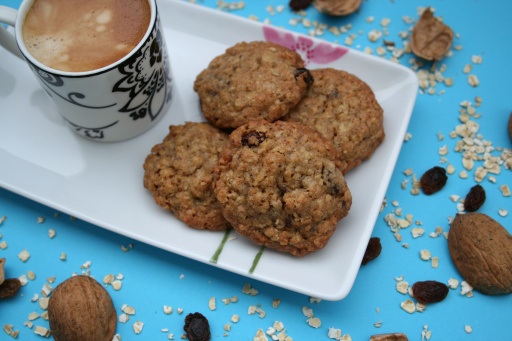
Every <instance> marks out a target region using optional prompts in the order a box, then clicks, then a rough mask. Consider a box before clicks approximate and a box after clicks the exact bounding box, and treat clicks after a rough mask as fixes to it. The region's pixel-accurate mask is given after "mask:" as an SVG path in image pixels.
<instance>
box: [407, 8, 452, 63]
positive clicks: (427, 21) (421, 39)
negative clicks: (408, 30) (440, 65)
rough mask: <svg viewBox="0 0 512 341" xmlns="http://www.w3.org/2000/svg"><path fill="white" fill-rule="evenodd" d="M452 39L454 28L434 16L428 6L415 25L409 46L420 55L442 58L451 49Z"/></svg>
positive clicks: (428, 58) (430, 58) (434, 58)
mask: <svg viewBox="0 0 512 341" xmlns="http://www.w3.org/2000/svg"><path fill="white" fill-rule="evenodd" d="M452 41H453V31H452V29H451V28H450V27H449V26H447V25H445V24H444V23H443V22H441V20H439V19H438V18H436V17H434V13H432V10H431V9H430V7H428V8H426V9H425V10H424V11H423V13H422V14H421V17H420V20H418V22H417V23H416V25H414V28H413V30H412V36H411V41H410V43H409V47H410V48H411V50H412V52H413V53H414V54H415V55H417V56H418V57H421V58H423V59H426V60H441V59H443V57H444V55H445V54H446V52H448V50H449V49H450V46H451V45H452Z"/></svg>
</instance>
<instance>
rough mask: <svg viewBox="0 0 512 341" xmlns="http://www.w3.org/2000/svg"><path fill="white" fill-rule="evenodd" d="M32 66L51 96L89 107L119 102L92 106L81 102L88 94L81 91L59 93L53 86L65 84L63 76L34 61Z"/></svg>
mask: <svg viewBox="0 0 512 341" xmlns="http://www.w3.org/2000/svg"><path fill="white" fill-rule="evenodd" d="M29 64H30V67H31V68H32V69H33V70H34V71H35V74H36V75H37V76H38V77H39V79H41V80H42V81H43V83H42V84H43V87H44V88H45V89H46V92H47V93H48V95H49V96H53V94H55V95H57V96H59V97H60V98H62V99H63V100H65V101H67V102H69V103H72V104H75V105H78V106H80V107H84V108H89V109H105V108H110V107H113V106H115V105H116V104H117V103H111V104H106V105H101V106H92V105H86V104H84V103H80V102H79V101H78V100H85V99H86V96H85V95H84V94H82V93H79V92H70V93H68V94H67V95H61V94H59V93H58V92H57V91H56V90H55V89H53V87H56V88H59V87H62V86H63V85H64V79H63V77H60V76H58V75H55V74H53V73H50V72H48V71H44V70H41V69H40V68H38V67H37V66H35V65H34V64H32V63H29Z"/></svg>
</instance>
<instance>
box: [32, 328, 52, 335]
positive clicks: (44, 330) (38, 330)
mask: <svg viewBox="0 0 512 341" xmlns="http://www.w3.org/2000/svg"><path fill="white" fill-rule="evenodd" d="M34 333H35V334H37V335H39V336H43V337H49V336H50V331H49V330H48V329H47V328H45V327H41V326H36V327H35V329H34Z"/></svg>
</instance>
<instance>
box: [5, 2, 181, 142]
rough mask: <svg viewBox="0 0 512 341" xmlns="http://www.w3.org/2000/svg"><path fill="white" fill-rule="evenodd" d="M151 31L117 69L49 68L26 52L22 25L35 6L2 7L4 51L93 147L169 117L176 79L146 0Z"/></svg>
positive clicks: (153, 4) (154, 11) (112, 66)
mask: <svg viewBox="0 0 512 341" xmlns="http://www.w3.org/2000/svg"><path fill="white" fill-rule="evenodd" d="M147 1H148V3H149V7H150V12H151V17H150V22H149V27H148V28H147V30H146V32H145V34H144V37H143V38H142V40H141V41H140V42H139V43H138V45H137V46H136V47H135V48H134V49H133V50H131V52H129V53H128V54H127V55H125V56H124V57H123V58H121V59H119V60H118V61H116V62H114V63H113V64H110V65H107V66H105V67H101V68H99V69H96V70H91V71H80V72H69V71H60V70H56V69H53V68H50V67H48V66H46V65H44V64H42V63H41V62H39V61H38V60H37V59H35V58H34V57H33V56H32V55H31V53H30V52H29V51H28V49H27V46H26V44H25V42H24V39H23V35H22V24H23V22H24V20H25V17H26V15H27V13H28V11H29V9H30V8H31V6H32V4H33V2H34V0H24V1H23V2H22V4H21V5H20V8H19V10H17V11H16V10H14V9H12V8H9V7H5V6H0V23H4V24H7V25H10V26H13V27H14V35H13V34H12V33H11V32H9V31H8V30H7V29H5V28H4V27H2V26H1V25H0V45H2V46H3V47H4V48H6V49H7V50H9V51H10V52H12V53H13V54H15V55H17V56H19V57H21V58H23V59H25V60H26V62H27V63H28V65H29V67H30V69H31V70H32V72H33V73H34V75H35V76H36V78H37V79H38V81H39V83H40V84H41V86H42V87H43V89H44V90H45V92H46V93H47V95H48V97H49V98H50V99H51V101H52V102H53V103H54V104H55V107H56V109H57V111H58V112H59V113H60V114H61V116H62V117H63V118H64V120H65V121H66V122H67V124H68V125H69V126H70V128H71V129H72V130H73V131H75V132H76V133H78V134H79V135H81V136H83V137H85V138H87V139H90V140H94V141H102V142H114V141H122V140H126V139H129V138H132V137H135V136H137V135H139V134H142V133H143V132H145V131H147V130H148V129H150V128H151V127H153V126H154V125H155V124H156V123H157V122H158V121H159V120H160V119H161V118H162V117H163V116H164V114H165V113H166V112H167V111H168V109H169V106H170V102H171V97H172V75H171V69H170V64H169V58H168V52H167V49H166V46H165V39H164V35H163V30H162V27H161V24H160V20H159V16H158V11H157V5H156V2H155V0H147Z"/></svg>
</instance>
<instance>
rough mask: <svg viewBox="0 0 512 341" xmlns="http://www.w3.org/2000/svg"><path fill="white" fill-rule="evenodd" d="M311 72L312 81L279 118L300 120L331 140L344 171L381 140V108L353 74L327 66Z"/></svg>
mask: <svg viewBox="0 0 512 341" xmlns="http://www.w3.org/2000/svg"><path fill="white" fill-rule="evenodd" d="M311 74H312V75H313V78H314V79H315V83H314V84H313V86H312V87H311V89H310V90H309V91H308V93H307V94H306V96H305V97H304V98H303V99H302V100H301V101H300V102H299V104H298V105H297V106H296V107H295V108H294V109H293V110H292V111H291V112H290V113H289V114H288V115H287V116H286V117H284V118H283V120H285V121H295V122H300V123H302V124H304V125H306V126H308V127H311V128H313V129H315V130H317V131H318V132H320V134H321V135H322V136H323V137H324V138H326V139H328V140H330V141H332V142H333V144H334V147H335V148H336V150H337V152H338V154H339V160H340V161H341V163H342V171H343V173H344V174H345V173H347V172H348V171H349V170H351V169H352V168H354V167H356V166H358V165H359V164H360V163H361V162H362V161H363V160H365V159H367V158H369V157H370V156H371V155H372V154H373V152H374V151H375V149H376V148H377V147H378V146H379V145H380V144H381V143H382V141H383V140H384V136H385V133H384V127H383V120H384V117H383V110H382V108H381V106H380V105H379V103H378V102H377V100H376V99H375V95H374V93H373V91H372V90H371V88H370V87H369V86H368V85H367V84H366V83H365V82H363V81H362V80H361V79H359V78H358V77H356V76H355V75H352V74H350V73H348V72H345V71H342V70H335V69H331V68H326V69H318V70H311Z"/></svg>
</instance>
